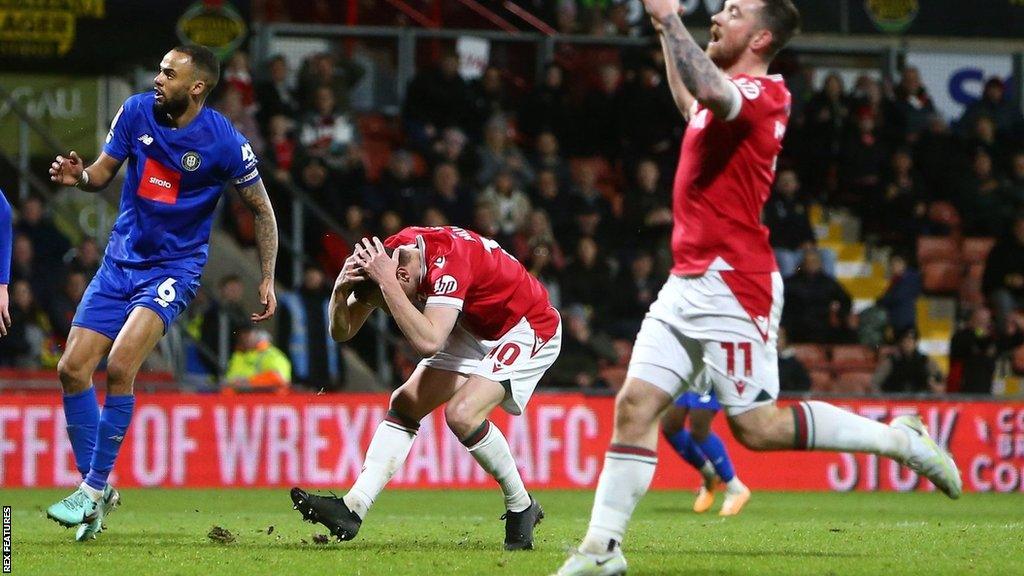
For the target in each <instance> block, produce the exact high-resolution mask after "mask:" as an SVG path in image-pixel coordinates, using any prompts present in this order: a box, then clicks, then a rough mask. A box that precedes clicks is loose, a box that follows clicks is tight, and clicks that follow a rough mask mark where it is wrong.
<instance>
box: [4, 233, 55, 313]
mask: <svg viewBox="0 0 1024 576" xmlns="http://www.w3.org/2000/svg"><path fill="white" fill-rule="evenodd" d="M51 265H52V264H51ZM45 269H46V267H45V266H44V265H42V264H36V259H35V251H34V250H33V247H32V241H31V240H29V238H28V236H26V235H24V234H15V236H14V245H13V246H12V247H11V282H16V281H18V280H24V281H25V282H28V284H29V286H31V287H32V294H33V295H34V296H35V299H36V300H37V301H38V302H39V303H40V305H42V306H44V307H45V306H46V305H47V304H49V302H50V300H51V299H52V298H53V292H54V290H55V289H56V288H57V286H55V284H56V283H55V282H53V278H52V277H50V276H48V275H47V274H46V271H45Z"/></svg>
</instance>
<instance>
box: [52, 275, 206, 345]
mask: <svg viewBox="0 0 1024 576" xmlns="http://www.w3.org/2000/svg"><path fill="white" fill-rule="evenodd" d="M199 276H200V272H197V271H196V270H195V269H194V268H191V267H187V266H181V265H180V264H179V263H159V264H155V265H153V266H151V267H149V268H147V269H140V268H129V267H126V266H122V265H120V264H118V263H116V262H114V261H112V260H109V259H107V258H104V259H103V263H102V264H101V265H100V269H99V271H98V272H96V276H95V277H94V278H93V279H92V282H90V283H89V287H88V288H86V290H85V294H84V295H83V296H82V302H81V303H80V304H79V305H78V310H77V311H76V312H75V318H74V320H72V322H71V324H72V325H73V326H81V327H82V328H88V329H89V330H93V331H95V332H99V333H100V334H103V335H104V336H106V337H107V338H110V339H111V340H115V339H117V334H118V333H119V332H120V331H121V327H123V326H124V323H125V322H126V321H127V320H128V315H129V314H130V313H131V311H132V310H134V309H135V308H136V307H138V306H142V307H145V308H149V309H150V310H152V311H153V312H156V314H157V315H158V316H160V319H161V320H163V322H164V333H166V332H167V328H168V327H169V326H170V325H171V323H172V322H174V319H175V318H177V317H178V315H180V314H181V313H182V312H184V311H185V308H187V307H188V305H189V302H191V301H192V298H194V297H195V295H196V292H197V291H198V290H199Z"/></svg>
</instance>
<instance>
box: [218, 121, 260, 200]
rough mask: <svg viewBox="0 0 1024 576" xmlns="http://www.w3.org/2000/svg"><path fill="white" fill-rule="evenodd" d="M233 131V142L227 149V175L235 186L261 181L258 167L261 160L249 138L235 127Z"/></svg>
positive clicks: (239, 186) (242, 186)
mask: <svg viewBox="0 0 1024 576" xmlns="http://www.w3.org/2000/svg"><path fill="white" fill-rule="evenodd" d="M231 131H232V133H233V135H234V138H233V139H232V142H233V144H232V145H231V146H230V147H229V148H228V150H226V151H225V163H226V166H225V168H226V171H227V177H228V178H229V179H230V180H231V183H232V184H234V185H235V187H237V188H245V187H246V186H251V185H252V184H255V183H256V182H257V181H259V179H260V171H259V168H257V167H256V164H258V163H259V162H258V161H257V160H256V153H255V152H253V151H252V144H250V143H249V140H248V139H247V138H246V137H245V136H243V135H242V133H241V132H239V131H238V130H235V129H234V127H232V128H231Z"/></svg>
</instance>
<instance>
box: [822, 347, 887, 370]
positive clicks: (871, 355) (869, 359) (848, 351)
mask: <svg viewBox="0 0 1024 576" xmlns="http://www.w3.org/2000/svg"><path fill="white" fill-rule="evenodd" d="M876 361H877V358H876V357H875V351H874V350H873V349H871V348H870V347H868V346H861V345H859V344H843V345H840V346H834V347H833V348H832V369H833V370H837V371H838V370H874V369H875V363H876Z"/></svg>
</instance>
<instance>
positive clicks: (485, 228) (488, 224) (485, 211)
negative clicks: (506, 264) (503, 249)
mask: <svg viewBox="0 0 1024 576" xmlns="http://www.w3.org/2000/svg"><path fill="white" fill-rule="evenodd" d="M471 229H472V230H473V231H474V232H476V233H477V234H479V235H481V236H483V237H485V238H491V239H494V240H496V241H497V242H498V244H501V245H503V246H509V245H511V243H512V238H506V237H503V236H502V235H501V229H500V228H498V217H497V215H495V212H494V205H492V204H489V203H488V204H477V205H476V208H474V209H473V226H472V228H471ZM396 232H397V230H396Z"/></svg>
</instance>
